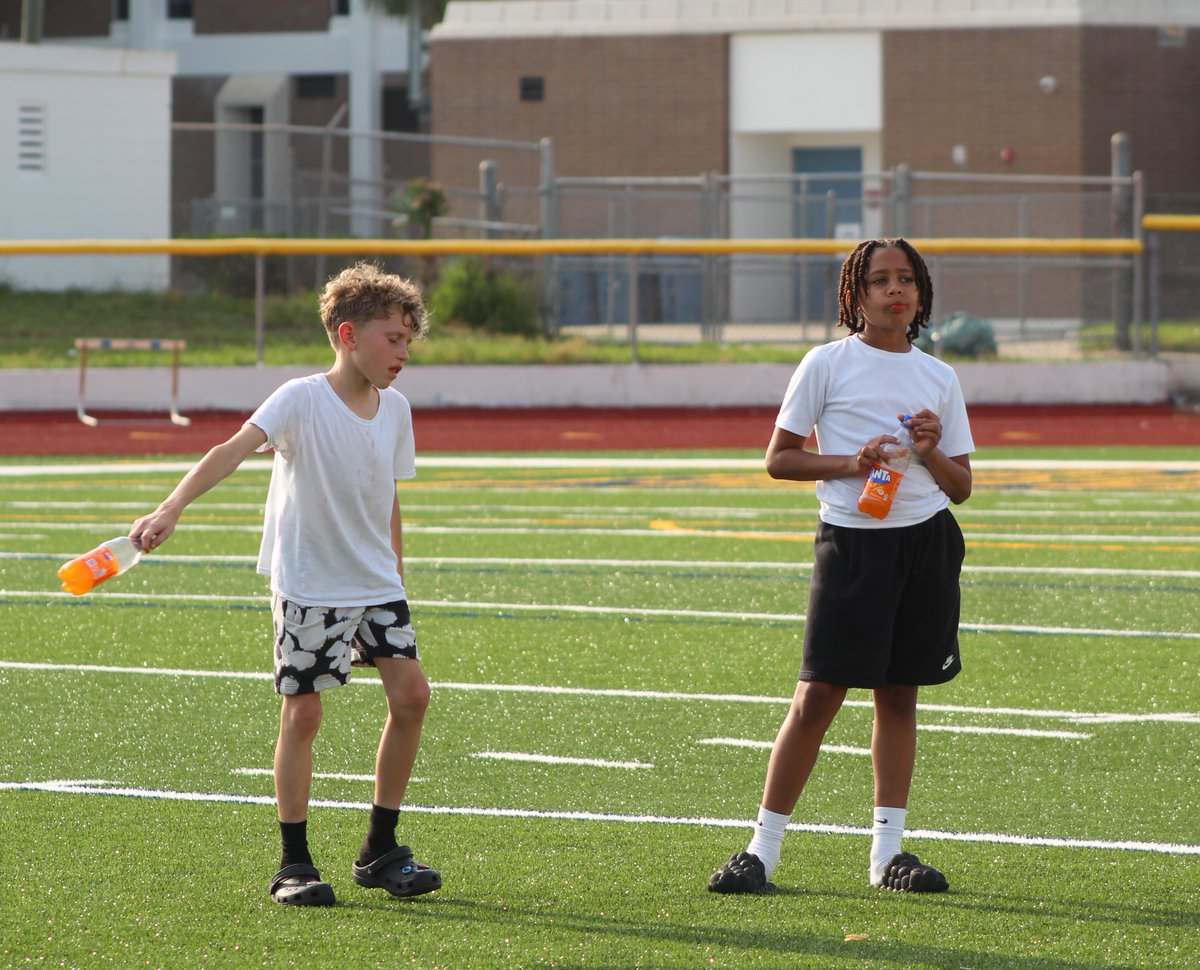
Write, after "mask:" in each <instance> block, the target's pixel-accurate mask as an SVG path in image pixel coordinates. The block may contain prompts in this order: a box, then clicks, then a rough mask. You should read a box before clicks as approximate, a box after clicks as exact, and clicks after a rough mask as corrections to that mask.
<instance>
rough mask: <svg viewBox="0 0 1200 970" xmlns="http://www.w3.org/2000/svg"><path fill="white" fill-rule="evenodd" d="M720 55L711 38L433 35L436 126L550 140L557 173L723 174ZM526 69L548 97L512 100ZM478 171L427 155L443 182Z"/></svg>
mask: <svg viewBox="0 0 1200 970" xmlns="http://www.w3.org/2000/svg"><path fill="white" fill-rule="evenodd" d="M728 50H729V46H728V39H727V38H726V37H724V36H716V35H687V36H668V37H555V38H524V39H512V40H509V39H496V40H486V41H478V40H462V41H443V42H435V43H434V44H433V50H432V57H431V63H432V68H431V79H430V91H431V99H432V103H433V117H432V131H433V133H434V134H437V135H470V136H473V137H482V138H502V139H512V140H518V141H529V142H536V141H538V140H539V139H541V138H543V137H545V136H549V137H550V138H552V139H553V140H554V152H555V170H556V172H557V174H559V175H564V176H594V175H617V174H619V175H635V176H678V175H700V174H703V173H705V172H710V171H719V172H723V171H726V170H727V168H728V164H729V163H728V148H727V144H728V139H727V135H726V131H727V127H728V114H729V110H728ZM524 76H540V77H542V78H543V79H544V83H545V88H544V90H545V97H544V100H542V101H521V100H520V93H519V87H520V79H521V78H522V77H524ZM477 167H478V154H476V155H474V156H470V155H469V153H465V152H456V151H453V150H447V149H441V148H435V150H434V153H433V172H434V177H435V178H437V179H438V180H440V181H442V182H444V183H446V184H448V185H463V184H465V185H473V184H475V183H476V182H477V179H478V176H477ZM500 177H501V179H504V178H505V177H506V176H505V172H504V169H503V168H502V169H501V173H500Z"/></svg>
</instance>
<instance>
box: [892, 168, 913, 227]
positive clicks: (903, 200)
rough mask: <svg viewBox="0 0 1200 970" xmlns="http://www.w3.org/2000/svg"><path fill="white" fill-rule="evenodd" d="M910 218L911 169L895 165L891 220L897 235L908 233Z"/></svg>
mask: <svg viewBox="0 0 1200 970" xmlns="http://www.w3.org/2000/svg"><path fill="white" fill-rule="evenodd" d="M911 218H912V169H911V168H909V167H908V166H907V165H903V164H901V165H897V166H896V167H895V169H893V174H892V222H893V224H894V226H895V233H896V235H897V236H907V235H908V234H909V231H910V230H909V228H908V227H909V222H910V219H911Z"/></svg>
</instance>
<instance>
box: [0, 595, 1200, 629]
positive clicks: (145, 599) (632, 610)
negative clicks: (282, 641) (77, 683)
mask: <svg viewBox="0 0 1200 970" xmlns="http://www.w3.org/2000/svg"><path fill="white" fill-rule="evenodd" d="M5 598H8V599H24V600H54V599H66V600H73V599H77V597H75V596H74V595H73V594H71V593H66V592H62V591H59V590H46V591H39V590H28V589H0V601H2V600H4V599H5ZM88 599H89V600H90V601H91V602H97V603H102V602H110V603H242V604H247V603H251V604H258V605H261V606H266V605H267V604H268V603H269V602H270V600H269V598H268V597H266V596H230V595H228V594H225V593H220V594H218V593H151V594H147V593H124V592H114V591H108V590H99V591H97V592H94V593H89V594H88ZM410 602H411V604H412V605H413V606H414V607H418V608H420V609H432V610H451V611H459V610H476V611H479V612H484V613H494V614H503V613H540V614H543V615H545V614H567V615H584V616H608V617H612V618H620V617H633V616H637V617H664V618H679V619H685V620H686V619H692V620H695V619H701V620H721V621H728V620H738V621H753V620H757V621H759V622H764V623H803V622H804V621H805V618H806V615H805V614H804V613H743V612H737V611H733V610H729V611H726V610H679V609H658V608H653V607H645V606H615V605H612V606H610V605H604V606H591V605H584V604H580V603H503V602H494V601H491V600H411V601H410ZM959 630H961V631H962V632H964V633H997V634H1000V633H1027V634H1037V635H1051V636H1076V637H1132V638H1135V639H1153V640H1200V632H1197V631H1180V630H1121V629H1116V628H1109V627H1067V626H1032V625H1028V626H1026V625H1013V624H1004V623H960V624H959Z"/></svg>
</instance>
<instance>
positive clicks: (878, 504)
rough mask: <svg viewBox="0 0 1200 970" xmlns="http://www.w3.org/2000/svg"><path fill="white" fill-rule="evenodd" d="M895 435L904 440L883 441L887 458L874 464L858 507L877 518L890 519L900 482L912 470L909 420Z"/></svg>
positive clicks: (893, 435)
mask: <svg viewBox="0 0 1200 970" xmlns="http://www.w3.org/2000/svg"><path fill="white" fill-rule="evenodd" d="M908 420H909V415H907V414H906V415H904V421H908ZM892 437H893V438H898V439H899V441H900V443H899V444H885V445H883V453H884V454H885V455H886V456H887V461H886V462H878V461H877V462H875V463H874V464H873V465H871V470H870V472H868V474H867V480H866V482H865V483H864V484H863V489H862V492H861V493H860V494H859V496H858V510H859V511H860V512H865V513H866V514H867V515H870V516H873V517H874V518H876V519H886V518H887V516H888V513H889V512H891V511H892V499H893V498H894V497H895V495H896V489H898V488H899V487H900V482H901V481H903V480H904V473H905V472H906V471H908V461H909V457H910V456H911V454H912V436H911V435H910V434H909V431H908V427H907V426H906V425H905V424H901V425H900V427H899V428H897V429H896V430H895V431H893V432H892Z"/></svg>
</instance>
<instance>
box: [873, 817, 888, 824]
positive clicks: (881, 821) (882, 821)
mask: <svg viewBox="0 0 1200 970" xmlns="http://www.w3.org/2000/svg"><path fill="white" fill-rule="evenodd" d="M887 823H888V820H887V819H886V818H877V819H875V824H876V825H887Z"/></svg>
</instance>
